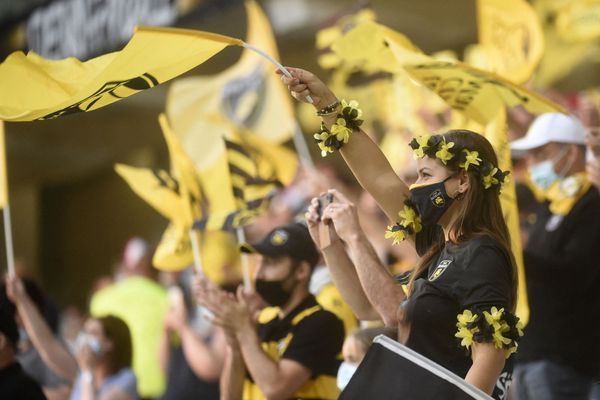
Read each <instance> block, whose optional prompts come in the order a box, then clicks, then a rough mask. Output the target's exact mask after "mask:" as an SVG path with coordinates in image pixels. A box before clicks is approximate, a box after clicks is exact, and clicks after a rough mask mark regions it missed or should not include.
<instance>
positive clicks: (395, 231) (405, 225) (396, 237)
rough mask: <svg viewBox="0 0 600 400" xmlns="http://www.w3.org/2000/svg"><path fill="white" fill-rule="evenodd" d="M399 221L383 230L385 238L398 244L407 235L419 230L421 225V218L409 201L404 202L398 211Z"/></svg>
mask: <svg viewBox="0 0 600 400" xmlns="http://www.w3.org/2000/svg"><path fill="white" fill-rule="evenodd" d="M398 216H399V217H400V221H399V222H396V223H395V224H394V225H391V226H388V227H387V229H386V231H385V238H386V239H390V238H391V239H393V242H392V244H398V243H400V242H401V241H403V240H404V239H406V237H407V236H409V235H414V234H415V233H418V232H421V230H422V229H423V226H422V225H421V218H420V217H419V213H418V212H417V210H416V208H415V207H414V206H413V205H412V204H411V203H410V201H408V200H407V201H405V202H404V208H403V209H402V210H400V212H399V213H398Z"/></svg>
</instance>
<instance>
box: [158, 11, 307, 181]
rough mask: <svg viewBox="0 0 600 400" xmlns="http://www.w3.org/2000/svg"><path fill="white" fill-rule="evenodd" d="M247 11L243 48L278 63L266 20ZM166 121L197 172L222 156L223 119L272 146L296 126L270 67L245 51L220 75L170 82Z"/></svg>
mask: <svg viewBox="0 0 600 400" xmlns="http://www.w3.org/2000/svg"><path fill="white" fill-rule="evenodd" d="M245 6H246V13H247V20H248V24H247V26H248V32H247V35H246V42H247V43H249V44H251V45H254V46H256V47H258V48H260V49H262V50H264V51H265V52H267V53H269V54H270V55H272V56H273V57H275V58H278V50H277V43H276V42H275V37H274V35H273V32H272V31H271V25H270V23H269V20H268V19H267V17H266V16H265V15H264V13H263V12H262V10H261V9H260V7H259V6H258V4H257V3H256V2H255V1H247V2H246V3H245ZM167 115H168V116H169V120H170V121H171V123H172V126H173V130H174V132H175V133H176V134H177V136H178V137H179V138H180V139H181V141H182V143H183V145H184V147H185V149H186V150H187V151H188V153H189V154H190V156H191V157H192V159H193V160H194V162H195V163H196V165H197V167H198V169H199V170H201V171H202V170H204V169H205V168H207V167H209V166H210V165H211V164H212V163H214V162H215V161H216V160H217V159H218V157H219V156H220V154H221V150H220V149H222V143H221V138H222V136H223V134H224V132H225V131H226V130H227V129H226V128H224V127H223V124H221V123H219V122H220V120H221V119H223V118H224V119H226V120H227V121H229V122H230V123H233V124H235V125H236V126H239V127H243V128H247V129H250V130H251V131H252V132H254V133H255V134H256V135H259V136H261V137H263V138H264V139H266V140H267V141H269V142H272V143H282V142H284V141H286V140H288V139H290V138H291V137H292V135H293V133H294V129H295V125H296V121H295V118H294V110H293V106H292V99H291V97H290V96H289V93H288V92H287V90H286V88H285V86H284V85H282V84H281V80H280V79H279V77H278V76H277V75H276V74H274V73H273V66H272V65H271V64H270V63H269V62H268V61H267V60H266V59H265V58H263V57H261V56H260V55H258V54H257V53H255V52H253V51H251V50H249V49H245V50H244V52H243V53H242V56H241V57H240V59H239V61H238V62H237V63H236V64H234V65H233V66H231V67H230V68H228V69H227V70H225V71H223V72H221V73H219V74H216V75H211V76H197V77H189V78H183V79H178V80H177V81H176V82H173V84H172V85H171V87H170V88H169V93H168V96H167ZM214 115H218V116H219V117H218V118H217V119H215V118H213V116H214Z"/></svg>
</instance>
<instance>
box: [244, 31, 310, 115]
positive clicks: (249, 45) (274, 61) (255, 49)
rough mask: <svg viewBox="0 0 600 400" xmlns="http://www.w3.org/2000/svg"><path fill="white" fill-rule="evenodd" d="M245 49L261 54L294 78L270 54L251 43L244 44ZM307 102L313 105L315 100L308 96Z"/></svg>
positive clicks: (286, 74) (289, 76)
mask: <svg viewBox="0 0 600 400" xmlns="http://www.w3.org/2000/svg"><path fill="white" fill-rule="evenodd" d="M242 46H243V47H245V48H247V49H250V50H252V51H254V52H256V53H258V54H260V55H261V56H263V57H264V58H266V59H267V60H269V61H270V62H271V63H273V64H275V65H276V66H277V68H278V69H279V70H280V71H281V72H283V74H284V75H285V76H287V77H288V78H292V74H290V71H288V70H287V69H286V68H285V67H284V66H283V65H281V63H280V62H279V61H277V60H276V59H274V58H273V57H271V56H270V55H269V54H267V53H265V52H264V51H262V50H261V49H259V48H258V47H254V46H252V45H251V44H249V43H246V42H243V44H242ZM305 99H306V101H308V102H309V103H310V104H313V99H312V97H310V96H306V97H305Z"/></svg>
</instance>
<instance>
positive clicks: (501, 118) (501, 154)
mask: <svg viewBox="0 0 600 400" xmlns="http://www.w3.org/2000/svg"><path fill="white" fill-rule="evenodd" d="M507 129H508V127H507V122H506V110H505V109H504V108H503V109H501V110H500V111H498V113H497V114H496V117H495V118H494V119H493V120H492V121H490V123H489V124H487V125H486V126H485V128H484V129H483V132H484V136H485V137H486V138H487V139H488V140H489V142H490V143H491V144H492V147H494V150H495V151H496V155H497V157H498V164H499V167H500V169H501V170H503V171H512V161H511V157H510V146H509V144H508V135H507ZM509 178H510V176H509ZM500 203H501V205H502V214H504V220H505V221H506V225H507V226H508V231H509V233H510V239H511V248H512V251H513V254H514V256H515V261H516V263H517V273H518V277H519V286H518V290H517V295H518V297H517V310H516V312H517V315H518V317H519V318H520V319H521V321H522V322H523V323H524V324H527V321H529V303H528V301H527V285H526V281H525V268H524V264H523V249H522V247H521V229H520V225H519V210H518V208H517V193H516V191H515V181H514V179H509V180H508V182H506V183H505V184H504V185H503V186H502V192H501V193H500Z"/></svg>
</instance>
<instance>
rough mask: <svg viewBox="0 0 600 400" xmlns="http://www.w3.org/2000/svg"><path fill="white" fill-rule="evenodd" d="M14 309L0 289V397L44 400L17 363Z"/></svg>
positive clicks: (37, 388)
mask: <svg viewBox="0 0 600 400" xmlns="http://www.w3.org/2000/svg"><path fill="white" fill-rule="evenodd" d="M15 313H16V309H15V306H14V304H12V303H11V302H10V300H9V299H8V298H7V297H6V288H5V287H4V286H2V287H1V288H0V397H1V398H3V399H19V400H45V399H46V396H44V393H43V392H42V389H41V388H40V386H39V385H38V384H37V383H36V382H35V381H34V380H33V379H32V378H31V377H30V376H29V375H27V374H26V373H25V372H24V371H23V369H22V368H21V366H20V365H19V363H18V362H17V358H16V353H17V342H18V340H19V330H18V328H17V323H16V321H15Z"/></svg>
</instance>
